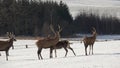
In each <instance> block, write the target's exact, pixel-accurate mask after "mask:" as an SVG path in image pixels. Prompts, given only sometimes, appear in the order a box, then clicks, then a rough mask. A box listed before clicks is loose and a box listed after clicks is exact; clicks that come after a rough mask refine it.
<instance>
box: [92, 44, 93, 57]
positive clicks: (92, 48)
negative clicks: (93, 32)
mask: <svg viewBox="0 0 120 68" xmlns="http://www.w3.org/2000/svg"><path fill="white" fill-rule="evenodd" d="M92 55H93V45H92Z"/></svg>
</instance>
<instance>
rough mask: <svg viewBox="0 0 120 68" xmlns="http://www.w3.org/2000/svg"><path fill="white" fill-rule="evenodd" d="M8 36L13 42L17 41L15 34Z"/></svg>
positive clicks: (8, 33) (11, 33)
mask: <svg viewBox="0 0 120 68" xmlns="http://www.w3.org/2000/svg"><path fill="white" fill-rule="evenodd" d="M7 36H8V37H9V38H10V39H11V40H13V41H16V39H15V35H14V34H13V32H7Z"/></svg>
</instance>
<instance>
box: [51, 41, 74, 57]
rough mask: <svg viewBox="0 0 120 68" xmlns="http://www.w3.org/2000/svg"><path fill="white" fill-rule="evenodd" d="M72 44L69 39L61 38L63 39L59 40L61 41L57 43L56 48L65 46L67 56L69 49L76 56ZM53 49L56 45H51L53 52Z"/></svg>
mask: <svg viewBox="0 0 120 68" xmlns="http://www.w3.org/2000/svg"><path fill="white" fill-rule="evenodd" d="M70 44H71V43H70V42H69V41H68V40H61V41H59V42H58V43H57V44H56V45H55V48H56V49H61V48H64V49H65V51H66V54H65V57H66V56H67V53H68V49H70V50H71V51H72V52H73V54H74V55H75V56H76V54H75V52H74V50H73V48H71V47H70ZM67 48H68V49H67ZM53 49H54V47H51V48H50V52H51V53H52V51H53Z"/></svg>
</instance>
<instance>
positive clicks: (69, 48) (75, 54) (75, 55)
mask: <svg viewBox="0 0 120 68" xmlns="http://www.w3.org/2000/svg"><path fill="white" fill-rule="evenodd" d="M69 49H70V50H72V52H73V54H74V55H75V56H76V54H75V52H74V50H73V49H72V48H71V47H69Z"/></svg>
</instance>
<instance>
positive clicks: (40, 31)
mask: <svg viewBox="0 0 120 68" xmlns="http://www.w3.org/2000/svg"><path fill="white" fill-rule="evenodd" d="M81 11H82V10H81ZM50 24H52V25H53V26H54V29H55V30H58V25H60V26H61V28H62V29H63V30H62V32H61V36H62V37H69V36H73V35H74V34H80V33H91V28H92V27H95V28H96V30H97V32H98V34H120V30H119V28H120V27H119V26H120V19H119V18H117V17H113V16H109V17H108V16H106V15H104V16H99V15H96V14H93V13H89V14H88V13H85V12H83V13H80V14H78V15H77V16H76V17H75V19H73V17H72V15H71V14H70V11H69V7H68V6H67V4H65V3H63V2H62V1H60V2H59V3H58V2H54V1H46V2H43V1H40V0H39V1H34V0H0V36H3V35H5V34H6V32H13V33H15V35H16V36H47V35H48V34H51V33H52V32H51V30H50V28H49V26H50Z"/></svg>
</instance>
